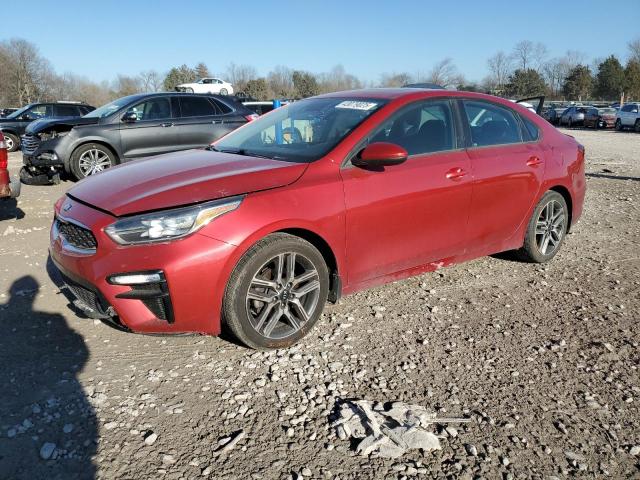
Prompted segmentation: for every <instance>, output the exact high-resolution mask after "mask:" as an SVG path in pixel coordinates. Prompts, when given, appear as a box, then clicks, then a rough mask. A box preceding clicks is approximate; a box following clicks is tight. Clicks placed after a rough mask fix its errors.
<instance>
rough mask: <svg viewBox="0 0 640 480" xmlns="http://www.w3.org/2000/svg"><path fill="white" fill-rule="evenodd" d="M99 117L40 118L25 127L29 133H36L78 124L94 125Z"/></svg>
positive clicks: (67, 127) (68, 127)
mask: <svg viewBox="0 0 640 480" xmlns="http://www.w3.org/2000/svg"><path fill="white" fill-rule="evenodd" d="M99 120H100V119H99V118H92V117H89V118H85V117H71V118H69V117H64V118H41V119H39V120H35V121H33V122H31V123H30V124H29V125H28V126H27V129H26V132H27V133H29V134H32V135H33V134H36V133H40V132H44V131H45V130H51V129H63V130H64V129H70V128H73V127H76V126H78V125H95V124H96V123H98V121H99Z"/></svg>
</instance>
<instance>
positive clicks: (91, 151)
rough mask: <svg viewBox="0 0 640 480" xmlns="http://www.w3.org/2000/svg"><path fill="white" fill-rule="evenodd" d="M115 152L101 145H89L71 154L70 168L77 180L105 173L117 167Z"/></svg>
mask: <svg viewBox="0 0 640 480" xmlns="http://www.w3.org/2000/svg"><path fill="white" fill-rule="evenodd" d="M116 163H117V162H116V156H115V154H114V153H113V151H112V150H111V149H110V148H108V147H106V146H104V145H102V144H100V143H87V144H86V145H82V146H80V147H78V148H76V149H75V150H74V152H73V154H71V159H70V161H69V167H70V169H71V173H72V174H73V176H74V177H76V180H82V179H83V178H86V177H89V176H91V175H96V174H98V173H100V172H103V171H104V170H106V169H107V168H111V167H114V166H115V165H116Z"/></svg>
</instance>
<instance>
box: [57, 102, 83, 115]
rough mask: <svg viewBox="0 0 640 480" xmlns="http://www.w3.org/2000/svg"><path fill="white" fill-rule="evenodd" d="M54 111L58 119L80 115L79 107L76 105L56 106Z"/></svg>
mask: <svg viewBox="0 0 640 480" xmlns="http://www.w3.org/2000/svg"><path fill="white" fill-rule="evenodd" d="M53 110H54V116H56V117H77V116H79V115H80V113H79V111H78V107H76V106H75V105H55V106H54V108H53Z"/></svg>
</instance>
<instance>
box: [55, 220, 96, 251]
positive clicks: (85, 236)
mask: <svg viewBox="0 0 640 480" xmlns="http://www.w3.org/2000/svg"><path fill="white" fill-rule="evenodd" d="M56 228H57V229H58V232H59V233H60V235H61V236H62V237H63V238H64V240H65V241H66V242H67V243H68V244H69V245H71V246H72V247H75V248H80V249H82V250H95V249H96V247H97V246H98V242H97V241H96V237H94V236H93V233H91V230H88V229H86V228H84V227H81V226H79V225H76V224H75V223H71V222H66V221H64V220H62V219H60V218H56Z"/></svg>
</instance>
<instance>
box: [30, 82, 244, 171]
mask: <svg viewBox="0 0 640 480" xmlns="http://www.w3.org/2000/svg"><path fill="white" fill-rule="evenodd" d="M254 117H256V115H255V114H254V112H252V111H251V110H249V109H248V108H246V107H244V106H243V105H242V104H241V103H240V102H239V101H237V100H235V99H234V98H233V97H228V96H220V95H201V94H188V93H176V92H173V93H152V94H140V95H131V96H128V97H122V98H119V99H118V100H114V101H113V102H111V103H108V104H107V105H104V106H102V107H100V108H98V109H97V110H94V111H93V112H91V113H89V114H88V115H85V116H84V117H81V118H75V119H72V120H38V121H36V122H33V123H32V124H31V125H29V127H28V128H27V130H26V133H25V135H23V137H22V153H23V163H24V167H23V168H22V171H21V174H20V175H21V178H22V181H23V182H24V183H43V182H44V181H53V182H54V183H56V182H57V181H59V179H60V176H59V174H60V172H61V171H62V170H63V169H64V170H65V171H66V172H68V173H71V174H72V175H73V176H74V177H75V178H76V179H78V180H80V179H82V178H85V177H87V176H89V175H94V174H96V173H99V172H101V171H103V170H105V169H106V168H109V167H112V166H114V165H117V164H120V163H124V162H127V161H130V160H135V159H137V158H141V157H147V156H150V155H158V154H162V153H168V152H174V151H177V150H186V149H190V148H199V147H204V146H206V145H209V144H210V143H211V142H213V141H214V140H217V139H218V138H220V137H222V136H223V135H225V134H226V133H228V132H230V131H231V130H234V129H236V128H238V127H239V126H241V125H243V124H245V123H247V122H248V121H250V120H252V119H253V118H254Z"/></svg>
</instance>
